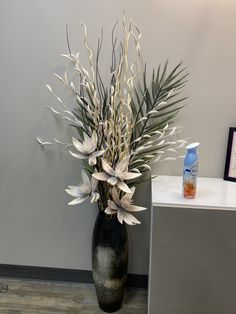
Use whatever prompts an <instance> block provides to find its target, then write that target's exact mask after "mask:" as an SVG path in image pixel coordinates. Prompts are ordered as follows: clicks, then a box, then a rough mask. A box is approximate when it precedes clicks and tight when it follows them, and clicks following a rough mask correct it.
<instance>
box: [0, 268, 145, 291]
mask: <svg viewBox="0 0 236 314" xmlns="http://www.w3.org/2000/svg"><path fill="white" fill-rule="evenodd" d="M0 277H8V278H23V279H35V280H52V281H68V282H78V283H93V277H92V272H91V271H89V270H78V269H64V268H53V267H38V266H21V265H10V264H0ZM127 286H128V287H135V288H145V289H147V286H148V276H147V275H139V274H128V278H127Z"/></svg>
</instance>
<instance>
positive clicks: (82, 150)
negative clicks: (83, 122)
mask: <svg viewBox="0 0 236 314" xmlns="http://www.w3.org/2000/svg"><path fill="white" fill-rule="evenodd" d="M72 143H73V145H74V146H75V148H76V149H77V150H78V151H79V152H80V153H82V154H86V153H87V151H86V149H85V148H84V145H83V144H82V143H80V142H79V141H78V140H77V139H76V138H75V137H72Z"/></svg>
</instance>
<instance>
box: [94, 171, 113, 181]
mask: <svg viewBox="0 0 236 314" xmlns="http://www.w3.org/2000/svg"><path fill="white" fill-rule="evenodd" d="M92 176H93V177H94V178H95V179H97V180H99V181H107V180H108V179H109V178H110V177H109V176H108V175H107V174H106V172H95V173H93V174H92Z"/></svg>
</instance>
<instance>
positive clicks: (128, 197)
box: [121, 186, 135, 204]
mask: <svg viewBox="0 0 236 314" xmlns="http://www.w3.org/2000/svg"><path fill="white" fill-rule="evenodd" d="M130 191H131V193H126V194H125V195H124V196H123V197H122V199H121V203H123V202H125V203H129V204H131V201H132V197H133V195H134V192H135V187H134V186H133V187H132V188H131V189H130Z"/></svg>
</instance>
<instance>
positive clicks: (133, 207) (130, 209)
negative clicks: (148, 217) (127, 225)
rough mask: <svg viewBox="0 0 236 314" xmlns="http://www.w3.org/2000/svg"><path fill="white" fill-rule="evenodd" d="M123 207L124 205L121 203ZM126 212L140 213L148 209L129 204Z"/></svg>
mask: <svg viewBox="0 0 236 314" xmlns="http://www.w3.org/2000/svg"><path fill="white" fill-rule="evenodd" d="M121 205H122V203H121ZM125 209H126V210H128V211H130V212H139V211H142V210H146V209H147V208H146V207H142V206H136V205H132V204H128V205H126V207H125Z"/></svg>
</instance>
